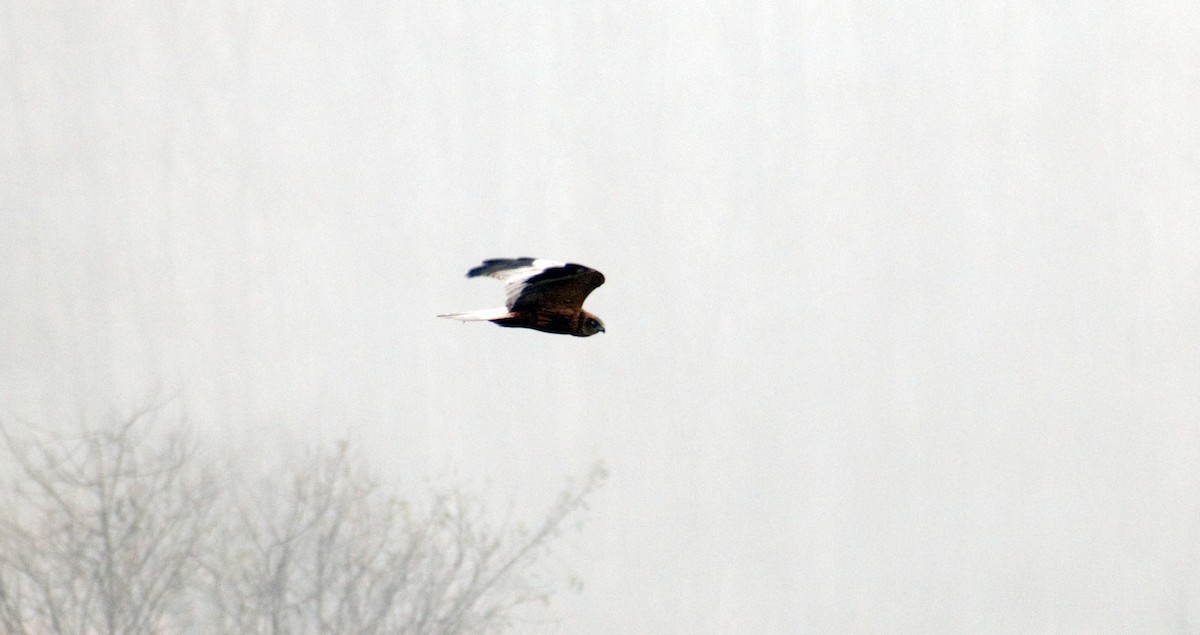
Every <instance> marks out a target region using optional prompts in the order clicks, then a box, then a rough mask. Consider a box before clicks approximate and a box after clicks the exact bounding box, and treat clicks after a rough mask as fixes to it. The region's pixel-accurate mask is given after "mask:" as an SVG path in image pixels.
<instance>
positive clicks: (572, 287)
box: [438, 258, 604, 337]
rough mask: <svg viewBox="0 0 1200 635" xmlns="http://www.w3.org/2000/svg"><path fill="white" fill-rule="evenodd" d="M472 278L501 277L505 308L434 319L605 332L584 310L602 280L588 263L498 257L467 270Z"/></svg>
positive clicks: (572, 332) (568, 332)
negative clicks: (588, 299)
mask: <svg viewBox="0 0 1200 635" xmlns="http://www.w3.org/2000/svg"><path fill="white" fill-rule="evenodd" d="M477 276H488V277H489V278H496V279H498V280H503V281H504V292H505V294H506V295H507V296H508V301H507V302H506V303H505V304H506V305H507V306H505V308H503V309H483V310H481V311H468V312H466V313H449V314H446V315H439V316H438V317H444V318H450V319H452V320H462V321H464V322H468V321H486V322H492V323H494V324H499V325H500V326H509V327H519V328H527V329H536V330H538V331H543V332H546V333H559V334H563V335H574V336H576V337H587V336H589V335H595V334H596V333H603V332H604V323H603V322H601V321H600V318H598V317H596V316H594V315H592V314H591V313H588V312H587V311H584V310H583V301H584V299H586V298H587V297H588V294H589V293H591V292H592V291H593V290H594V289H595V288H596V287H598V286H600V285H602V284H604V274H602V273H600V272H599V271H596V270H595V269H592V268H591V267H585V266H583V265H576V264H570V263H562V262H553V261H550V260H540V259H534V258H498V259H495V260H484V261H483V264H482V265H479V266H478V267H475V268H474V269H472V270H470V271H468V272H467V277H468V278H474V277H477Z"/></svg>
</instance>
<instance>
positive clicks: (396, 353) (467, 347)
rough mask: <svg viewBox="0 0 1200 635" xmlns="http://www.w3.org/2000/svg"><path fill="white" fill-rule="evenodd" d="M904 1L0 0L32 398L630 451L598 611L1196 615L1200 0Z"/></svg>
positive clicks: (379, 435) (405, 453)
mask: <svg viewBox="0 0 1200 635" xmlns="http://www.w3.org/2000/svg"><path fill="white" fill-rule="evenodd" d="M912 4H914V3H878V2H843V3H825V2H798V3H784V2H780V3H764V2H757V3H704V4H690V5H681V4H675V3H662V4H656V3H645V2H628V3H620V2H614V3H599V4H593V3H571V2H566V3H564V2H481V1H468V2H459V1H455V2H431V3H425V2H420V3H418V2H380V3H344V6H331V3H328V2H307V1H305V2H295V1H293V2H275V3H271V2H263V3H250V4H249V5H247V4H245V3H238V2H230V3H220V2H217V3H199V4H195V3H160V2H132V3H118V6H114V7H108V6H104V5H97V4H91V3H78V2H54V1H46V0H7V1H5V2H0V283H2V284H0V415H2V416H3V417H4V418H5V420H8V421H14V420H20V421H28V422H38V423H46V422H54V421H70V420H72V419H76V418H78V417H79V416H88V417H97V418H102V417H104V416H106V414H111V413H113V412H115V411H118V410H121V409H123V408H127V407H132V406H135V405H139V404H142V403H144V402H145V401H147V400H148V399H150V398H152V397H154V396H156V395H157V396H159V397H162V396H165V397H167V398H170V399H173V400H174V402H173V403H176V404H178V405H179V406H180V407H181V409H183V410H185V411H186V412H187V414H188V416H189V418H190V419H191V420H192V421H193V422H194V423H196V424H197V425H199V426H201V427H203V428H205V429H208V430H210V431H211V433H212V435H213V436H214V437H217V438H222V439H226V440H227V441H226V442H227V443H229V444H230V446H231V447H234V448H245V449H246V450H247V451H250V450H259V449H263V448H274V447H276V446H278V447H281V448H282V447H287V446H289V445H292V446H303V445H305V444H313V443H324V442H328V441H330V440H333V439H341V438H348V439H351V440H353V441H354V442H355V443H357V444H358V445H359V447H360V448H362V449H364V451H365V452H366V453H367V454H369V455H370V457H371V459H372V460H374V461H376V462H377V464H378V465H379V466H381V467H382V468H383V469H385V470H387V471H388V472H390V473H392V474H394V475H396V476H397V477H399V478H403V479H412V480H420V479H431V478H440V477H441V476H442V475H453V476H454V477H455V478H462V479H466V480H467V481H469V482H475V483H478V484H479V486H480V487H483V488H486V489H487V491H489V492H491V494H490V495H491V496H494V497H495V499H496V500H497V501H500V504H501V505H505V504H511V505H513V506H514V507H515V508H516V509H522V508H524V507H525V506H530V507H531V508H541V507H543V506H545V505H546V504H548V503H549V502H550V501H551V500H552V498H553V495H554V493H555V492H557V491H558V490H559V489H560V488H561V487H562V484H563V483H564V481H565V479H567V478H569V477H571V476H577V475H581V474H582V473H583V472H584V471H586V469H587V467H588V466H589V465H591V463H592V462H593V461H595V460H597V459H602V460H603V461H604V462H605V463H606V464H607V466H608V468H609V469H610V471H611V478H610V480H609V483H608V485H607V486H606V487H605V489H603V490H602V491H601V492H600V493H599V495H598V496H597V497H595V498H594V499H593V505H592V512H591V513H590V515H589V516H588V518H587V520H586V523H585V525H584V527H583V530H582V532H581V533H579V534H577V535H572V536H568V537H567V539H566V542H564V543H563V544H562V545H561V547H562V549H561V550H560V551H559V554H560V557H561V558H563V559H564V560H566V561H568V562H570V563H571V564H573V565H575V567H576V570H577V571H578V573H579V575H580V577H581V578H582V579H583V581H584V583H585V587H584V589H583V592H582V593H581V594H578V595H574V596H573V595H565V596H560V597H559V598H558V599H557V600H556V602H555V604H554V605H553V607H552V609H551V610H552V614H553V615H555V616H557V617H558V618H561V621H560V622H559V623H558V626H557V629H558V630H559V631H561V632H563V633H585V634H590V633H595V634H601V633H605V634H607V633H680V634H683V633H689V634H690V633H768V632H771V633H776V632H778V633H783V632H799V631H811V632H888V633H905V632H907V633H929V632H1063V633H1083V632H1093V633H1118V632H1142V633H1150V632H1179V633H1183V632H1191V633H1194V632H1200V5H1197V4H1195V3H1194V2H1188V1H1183V0H1180V1H1178V2H1172V1H1166V2H1154V3H1141V2H1137V3H1135V2H1108V3H1095V2H1070V1H1068V2H1031V1H1024V2H1009V3H985V2H970V3H965V2H938V3H926V5H927V6H925V7H916V6H910V5H912ZM526 255H528V256H540V257H547V258H555V259H564V260H571V261H575V262H581V263H585V264H588V265H591V266H594V267H596V268H598V269H600V270H601V271H603V272H604V273H605V274H606V276H607V278H608V283H607V284H606V285H605V286H604V287H602V288H601V289H599V290H598V291H597V292H596V293H595V294H594V295H593V296H592V298H591V299H590V300H589V303H588V306H589V308H590V309H591V310H592V311H594V312H595V313H597V314H598V315H600V316H601V317H602V318H603V319H604V321H605V323H606V325H607V326H608V333H606V334H603V335H599V336H596V337H593V338H590V339H576V338H569V337H559V336H549V335H545V334H541V333H536V332H532V331H518V330H508V329H504V330H502V329H499V328H496V327H493V326H491V325H484V324H469V325H465V326H464V325H459V324H456V323H452V322H448V321H444V320H438V319H435V318H434V317H433V316H434V315H435V314H437V313H444V312H448V311H454V310H465V309H476V308H485V307H491V306H497V305H499V304H500V303H501V301H502V298H503V294H502V292H501V290H500V285H499V283H496V282H495V281H490V280H489V281H480V280H466V279H464V278H463V274H464V273H465V272H466V270H467V269H468V268H470V267H471V266H473V265H475V264H477V263H478V261H480V260H481V259H483V258H488V257H504V256H526ZM272 451H273V450H272Z"/></svg>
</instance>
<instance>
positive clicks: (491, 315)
mask: <svg viewBox="0 0 1200 635" xmlns="http://www.w3.org/2000/svg"><path fill="white" fill-rule="evenodd" d="M438 317H440V318H446V319H449V320H461V321H463V322H479V321H483V322H490V321H491V320H499V319H500V318H503V317H508V309H480V310H478V311H467V312H465V313H446V314H443V315H439V316H438Z"/></svg>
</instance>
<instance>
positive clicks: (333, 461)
mask: <svg viewBox="0 0 1200 635" xmlns="http://www.w3.org/2000/svg"><path fill="white" fill-rule="evenodd" d="M0 433H2V437H3V439H4V441H5V444H4V447H5V448H6V449H7V450H8V453H9V454H10V455H11V456H12V458H13V459H14V460H13V461H12V463H13V465H15V466H16V468H17V469H16V473H15V474H14V475H13V476H12V477H11V478H7V479H6V480H5V481H4V482H3V488H2V491H4V493H5V495H6V497H7V500H5V501H3V503H2V506H0V628H2V630H3V632H5V633H12V634H23V633H73V634H81V635H82V634H85V633H87V634H91V633H105V634H111V633H128V634H139V633H165V632H171V633H176V632H184V633H238V634H241V633H280V634H282V633H287V634H304V633H363V634H370V633H413V634H423V633H437V634H442V633H482V632H488V633H492V632H500V631H503V630H506V629H507V628H509V627H511V626H512V625H513V623H514V620H515V619H517V618H518V616H519V615H520V610H521V609H522V607H524V606H526V605H529V604H531V603H534V602H538V601H545V600H546V599H547V598H548V597H549V595H550V594H551V593H553V592H554V591H556V590H558V589H559V588H561V586H562V583H563V581H564V579H565V578H566V575H565V574H563V575H561V576H560V575H550V574H548V573H549V572H548V570H547V566H546V562H545V560H546V558H545V556H546V555H547V552H548V549H549V547H550V545H551V543H552V542H553V539H554V538H555V537H557V536H558V535H559V534H560V532H561V531H562V530H563V529H564V528H565V524H566V522H567V521H568V520H569V519H570V518H572V517H574V516H575V515H577V513H578V512H579V511H580V510H582V509H583V508H584V507H585V501H586V498H587V497H588V495H589V494H590V493H591V492H592V491H593V490H594V489H595V488H596V487H598V486H599V485H600V484H601V482H602V481H603V480H604V478H605V474H604V470H603V468H602V467H600V466H599V465H597V466H596V467H595V468H594V469H593V470H592V471H591V473H590V474H589V475H588V476H587V478H586V479H584V480H583V481H582V482H581V483H578V484H576V485H574V486H571V487H568V488H567V489H566V491H564V492H562V493H561V495H560V496H559V498H558V499H557V500H556V501H555V502H554V504H553V505H552V507H551V509H550V511H549V513H547V514H546V516H545V517H544V518H543V519H542V520H541V521H539V523H538V524H536V525H535V526H534V527H533V528H531V529H523V528H521V527H519V526H512V525H511V524H506V523H499V524H497V523H494V522H489V513H488V510H487V509H485V508H484V506H483V505H482V504H481V503H480V501H478V500H477V499H474V498H472V497H470V496H468V495H466V494H464V493H462V492H461V491H454V490H449V489H447V490H445V491H441V492H434V493H432V494H431V495H430V496H429V497H428V501H427V502H423V503H420V504H414V503H412V502H409V501H407V500H405V499H402V498H398V497H396V496H394V495H391V494H390V493H389V491H388V488H385V487H383V486H382V485H381V484H380V483H379V482H378V481H377V480H376V479H375V478H373V477H372V476H371V475H370V473H369V471H368V470H366V469H365V468H363V467H361V466H360V465H359V462H358V461H356V460H354V458H353V457H352V454H351V453H350V452H349V450H348V449H347V448H346V446H345V445H344V444H342V445H340V446H338V447H337V448H336V450H334V451H333V452H325V453H316V454H315V455H313V456H311V457H310V458H309V459H308V460H306V461H302V462H299V463H297V464H296V466H295V467H294V468H293V469H291V470H288V471H286V472H285V473H284V474H283V475H271V476H268V477H264V478H261V479H244V478H243V479H240V480H237V481H236V486H229V485H234V483H233V482H232V481H231V480H229V479H228V477H226V480H225V481H223V484H224V485H226V486H224V487H218V483H217V481H216V480H215V479H214V478H213V474H214V472H215V470H214V469H213V467H212V464H211V463H209V462H205V461H202V460H199V456H200V455H199V454H198V453H197V451H196V446H195V444H194V443H192V442H191V441H189V439H188V437H187V436H186V435H185V434H183V433H181V432H179V431H178V430H174V429H172V430H167V431H163V430H162V429H161V428H160V427H157V422H156V421H155V418H154V417H153V416H152V411H149V410H148V411H146V412H141V413H137V414H135V415H134V416H131V417H128V418H126V419H124V420H123V421H122V422H121V423H120V424H119V425H116V426H113V427H111V428H105V429H86V428H85V429H82V430H81V431H80V432H79V433H78V434H77V435H75V436H73V437H71V438H55V437H42V438H34V439H31V438H27V437H18V436H16V435H14V434H12V433H11V431H10V430H9V429H8V428H7V427H5V426H0Z"/></svg>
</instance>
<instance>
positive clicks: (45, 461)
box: [0, 409, 213, 634]
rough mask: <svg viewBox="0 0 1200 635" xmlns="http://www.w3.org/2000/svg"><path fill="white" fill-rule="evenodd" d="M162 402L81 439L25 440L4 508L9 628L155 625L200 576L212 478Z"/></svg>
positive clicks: (0, 590)
mask: <svg viewBox="0 0 1200 635" xmlns="http://www.w3.org/2000/svg"><path fill="white" fill-rule="evenodd" d="M152 419H153V410H152V409H148V410H145V411H142V412H138V413H136V414H134V415H132V416H130V417H128V418H126V419H125V420H124V421H123V422H122V423H121V424H120V425H117V426H113V427H108V428H104V429H98V430H93V429H88V428H87V427H86V426H84V427H81V429H80V430H79V433H78V435H77V436H75V437H73V438H50V439H45V438H43V439H28V438H25V439H18V438H16V437H14V436H13V435H12V434H11V432H10V430H9V429H8V428H7V427H0V432H2V434H3V439H4V441H5V448H6V449H7V450H8V453H9V454H10V455H11V457H12V458H13V459H15V460H14V461H13V464H14V466H15V469H16V470H17V474H16V475H15V476H14V478H12V479H11V480H10V481H9V482H7V483H5V485H7V488H6V492H5V494H6V497H7V500H6V501H5V502H4V512H5V513H4V514H3V515H2V516H0V625H3V627H4V630H5V632H7V633H41V632H53V633H81V634H82V633H110V634H116V633H132V634H136V633H152V632H158V631H159V630H160V629H161V628H162V625H163V624H164V623H165V622H166V621H167V617H168V614H169V612H170V611H171V609H172V607H173V605H174V604H176V603H178V602H179V601H180V600H181V599H182V598H183V597H185V595H186V592H187V590H188V589H189V588H190V587H191V586H192V585H193V584H194V583H195V575H196V569H195V563H196V562H197V556H198V555H199V552H200V551H201V549H202V544H201V543H202V541H203V538H204V536H205V534H206V531H207V530H208V529H209V527H210V524H211V518H210V514H209V510H210V509H211V507H212V500H213V487H212V483H211V480H210V479H209V478H208V475H206V474H204V473H203V471H201V470H197V469H194V468H195V466H194V465H193V464H192V463H193V462H192V461H191V458H192V451H193V446H192V444H191V443H190V442H189V441H188V440H187V438H186V437H185V436H183V435H181V434H179V433H169V434H163V435H147V432H148V431H149V430H153V429H154V428H153V426H151V425H150V422H151V420H152Z"/></svg>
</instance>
